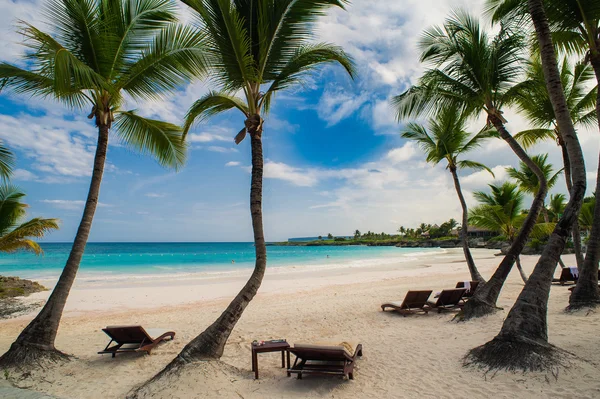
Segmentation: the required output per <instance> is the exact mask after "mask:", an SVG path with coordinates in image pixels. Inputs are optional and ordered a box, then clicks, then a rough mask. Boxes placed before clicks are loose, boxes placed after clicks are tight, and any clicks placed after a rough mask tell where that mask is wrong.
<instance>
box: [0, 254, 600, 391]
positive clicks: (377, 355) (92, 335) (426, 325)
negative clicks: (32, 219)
mask: <svg viewBox="0 0 600 399" xmlns="http://www.w3.org/2000/svg"><path fill="white" fill-rule="evenodd" d="M451 252H452V253H451V254H449V256H447V257H445V258H444V259H435V258H434V257H433V256H430V257H424V258H423V259H421V260H419V261H415V262H412V263H410V267H402V268H398V265H396V266H382V267H381V268H371V269H360V270H359V269H354V270H352V269H344V270H335V271H333V272H331V271H330V272H327V273H325V272H323V273H301V278H300V277H299V276H300V275H298V274H293V273H288V274H284V275H279V276H277V275H276V274H268V275H267V276H266V277H265V281H264V283H263V286H262V287H261V289H260V290H259V292H258V294H257V295H256V297H255V298H254V300H253V301H252V302H251V303H250V305H249V306H248V308H247V309H246V311H245V312H244V315H243V316H242V318H241V319H240V321H239V322H238V324H237V325H236V327H235V329H234V330H233V332H232V334H231V336H230V339H229V341H228V344H227V345H226V347H225V353H224V355H223V357H222V359H221V360H222V363H221V362H218V363H211V362H199V363H197V364H195V365H193V366H192V367H191V368H190V369H188V370H187V371H185V372H183V373H182V374H181V375H180V376H179V377H178V378H177V379H176V380H173V381H168V382H166V383H165V384H163V385H162V386H158V387H157V391H154V392H152V398H165V399H166V398H174V397H180V398H213V397H214V398H217V397H219V398H239V397H240V396H242V397H244V398H246V399H279V398H286V399H287V398H292V399H305V398H311V399H316V398H319V399H320V398H323V399H324V398H331V397H336V398H341V399H345V398H348V399H350V398H355V397H360V398H364V399H381V398H383V399H397V398H410V397H415V396H422V395H423V393H424V392H426V393H427V394H428V395H429V397H443V398H449V397H455V396H456V395H455V394H456V393H460V396H464V397H474V398H478V397H484V396H487V395H489V394H490V393H492V394H494V393H496V394H500V395H501V396H502V397H506V398H518V397H528V398H548V397H552V398H565V399H566V398H573V397H589V398H591V397H597V396H598V394H599V393H600V380H598V379H597V378H582V376H596V375H598V374H599V373H600V369H599V367H598V366H597V365H598V364H600V352H598V351H595V350H592V348H596V347H597V334H596V331H597V330H598V328H600V314H599V313H598V312H591V313H590V312H586V313H584V312H580V313H575V314H568V315H567V314H565V313H564V312H563V309H564V307H565V306H566V304H567V301H568V294H569V291H568V290H567V287H564V286H558V285H554V286H553V287H552V290H551V294H550V300H549V307H548V325H549V339H550V343H552V344H554V345H557V346H558V347H560V348H562V349H564V350H567V351H569V352H571V353H573V354H575V356H577V359H576V360H575V361H573V362H572V363H571V364H570V367H569V368H567V369H565V370H561V372H560V373H559V374H558V375H557V376H556V379H555V378H554V377H552V376H550V378H548V377H549V376H548V375H546V374H543V373H527V375H525V376H523V374H521V373H519V374H514V373H510V372H498V373H495V374H494V375H493V376H492V378H490V376H486V375H485V374H484V373H483V372H481V371H478V370H475V369H470V368H463V367H462V358H463V356H464V355H465V354H466V352H467V351H468V350H469V349H471V348H473V347H475V346H477V345H481V344H483V343H485V342H486V341H489V340H490V339H492V338H493V337H494V336H495V334H497V333H498V331H499V329H500V327H501V325H502V322H503V320H504V318H505V317H506V315H507V313H508V310H509V309H510V307H511V306H512V305H513V303H514V301H515V299H516V298H517V296H518V294H519V293H520V291H521V289H522V287H523V283H522V281H521V280H520V277H519V275H518V273H517V271H516V270H513V272H512V273H511V274H510V275H509V277H508V280H507V282H506V284H505V286H504V288H503V290H502V293H501V295H500V298H499V301H498V306H500V307H502V308H504V310H501V311H499V312H498V313H496V314H493V315H490V316H487V317H485V318H482V319H478V320H474V321H472V322H469V323H460V324H457V323H452V322H451V320H452V317H453V315H454V314H453V313H442V314H438V313H437V312H430V313H429V314H428V315H414V316H410V317H402V316H400V315H399V314H395V313H393V312H382V311H381V309H380V305H381V303H383V302H387V301H390V300H402V298H403V297H404V295H405V294H406V291H407V290H409V289H433V290H441V289H443V288H451V287H453V286H454V284H456V282H457V281H463V280H467V279H468V277H469V275H468V271H467V267H466V264H465V262H464V258H463V256H462V252H461V251H460V250H456V251H451ZM474 258H475V261H476V263H477V266H478V267H479V269H480V271H481V273H482V274H483V275H484V276H486V277H489V276H490V275H491V273H492V272H493V270H494V269H495V268H496V267H497V266H498V263H499V261H500V258H498V257H496V256H494V251H492V250H477V251H476V252H474ZM537 259H538V256H528V255H524V256H522V263H523V267H524V269H525V271H526V272H527V273H531V271H532V268H533V266H534V265H535V263H536V261H537ZM563 259H564V261H565V262H566V263H567V265H571V264H572V263H573V262H574V256H573V255H566V256H564V257H563ZM403 266H407V265H403ZM375 269H377V270H375ZM222 283H223V284H222V285H221V284H220V285H218V288H219V289H218V290H213V292H212V295H208V293H207V292H205V291H206V290H211V289H213V288H215V285H214V284H206V285H203V284H196V282H190V284H188V285H183V286H168V285H158V286H157V285H153V286H148V287H134V288H131V287H122V288H103V289H75V290H74V291H73V293H72V295H71V296H70V297H69V300H68V302H67V308H68V309H67V310H66V311H65V314H64V317H63V319H62V322H61V325H60V329H59V332H58V336H57V341H56V347H57V348H58V349H61V350H65V351H67V352H68V353H71V354H73V355H75V356H76V358H75V359H73V360H72V361H70V362H67V363H66V364H64V365H59V366H53V367H50V368H46V369H44V370H43V371H34V372H33V373H32V374H31V375H29V376H28V377H27V378H26V379H23V380H18V381H13V383H15V384H16V385H19V386H23V387H29V388H30V389H33V390H37V391H40V392H45V393H49V394H52V395H55V396H58V397H62V398H65V399H66V398H78V399H88V398H89V399H94V398H96V397H97V395H95V393H97V392H102V394H103V397H105V398H108V399H112V398H114V399H116V398H123V397H125V395H126V394H127V392H129V391H130V390H131V389H132V388H134V387H135V386H137V385H138V384H141V383H143V382H144V381H145V380H147V379H148V378H150V377H152V376H153V375H155V374H156V373H157V372H158V371H160V370H161V369H162V368H163V367H165V365H166V364H168V363H169V362H170V361H171V360H172V359H173V358H174V357H175V356H176V355H177V354H178V353H179V351H181V349H182V348H183V346H184V345H185V344H187V343H188V342H189V341H190V340H191V339H193V338H194V337H195V336H196V335H197V334H198V333H200V332H201V331H203V330H204V329H205V328H206V327H207V326H209V325H210V324H211V323H212V322H213V321H214V320H215V319H216V318H217V317H218V316H219V315H220V314H221V312H222V311H223V310H224V309H225V307H226V306H227V304H228V303H229V301H230V300H231V298H232V297H233V295H235V293H237V289H239V288H240V287H241V284H243V280H235V281H229V282H225V281H223V282H222ZM159 287H160V288H159ZM182 287H185V288H182ZM211 287H212V288H211ZM192 294H194V295H192ZM196 294H197V295H196ZM108 299H110V301H109V300H108ZM81 301H83V302H81ZM86 301H87V302H86ZM86 303H87V304H94V303H95V304H96V305H97V306H96V308H90V309H89V310H82V305H84V304H86ZM69 309H70V310H69ZM33 316H34V314H29V315H26V316H22V317H19V318H17V319H9V320H2V321H0V330H1V331H2V334H0V352H4V351H5V350H6V349H8V347H9V345H10V344H11V343H12V342H13V340H14V339H15V338H16V336H17V335H18V334H19V332H20V331H21V330H22V328H23V327H24V326H25V325H26V324H27V323H28V321H29V320H31V318H32V317H33ZM127 324H140V325H142V326H144V327H146V328H169V329H172V330H173V331H176V333H177V336H176V338H175V340H174V341H173V342H167V343H164V344H162V345H160V346H159V347H157V348H156V349H155V350H154V351H153V352H152V355H150V356H147V355H142V354H134V353H131V354H123V355H118V356H117V357H116V358H114V359H112V358H111V357H110V356H101V355H98V354H96V352H97V351H98V350H101V349H102V348H104V346H106V343H107V342H108V339H107V337H106V336H105V335H104V333H103V332H102V331H101V328H103V327H105V326H106V325H127ZM275 338H286V339H288V341H289V342H291V343H294V342H309V343H310V342H324V341H337V342H341V341H345V340H353V341H360V342H361V343H362V344H363V347H364V356H363V358H362V359H361V360H359V362H358V370H357V371H356V373H355V379H354V380H353V381H344V380H341V379H337V378H327V377H317V376H315V377H310V378H308V377H307V378H306V379H304V380H297V379H295V378H288V377H287V376H286V373H285V371H284V370H282V369H281V368H280V366H281V364H280V358H279V357H278V356H276V355H273V356H270V355H262V356H261V358H260V376H261V379H260V380H258V381H257V380H254V379H253V373H252V372H251V370H250V345H251V342H252V341H253V340H255V339H257V340H260V339H275ZM424 370H425V372H424ZM115 375H118V376H119V378H115ZM572 381H578V382H577V384H573V383H572ZM453 393H454V394H453Z"/></svg>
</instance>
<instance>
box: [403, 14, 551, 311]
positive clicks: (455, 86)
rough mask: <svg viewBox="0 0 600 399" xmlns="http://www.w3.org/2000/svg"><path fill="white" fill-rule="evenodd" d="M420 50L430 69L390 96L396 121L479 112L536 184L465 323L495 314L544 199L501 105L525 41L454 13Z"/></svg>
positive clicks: (516, 75)
mask: <svg viewBox="0 0 600 399" xmlns="http://www.w3.org/2000/svg"><path fill="white" fill-rule="evenodd" d="M420 47H421V50H422V53H421V60H422V61H424V62H428V63H430V64H431V65H432V66H433V69H428V70H426V72H425V74H424V75H423V76H422V77H421V78H420V79H419V83H418V84H417V85H416V86H413V87H411V88H410V89H408V90H407V91H406V92H404V93H402V94H401V95H399V96H397V97H395V98H394V104H395V106H396V107H397V111H398V118H399V119H403V118H406V117H410V116H414V115H418V114H423V113H430V112H432V110H434V109H440V108H443V107H445V106H447V105H448V104H458V105H459V106H461V107H463V109H464V110H465V112H467V113H468V114H477V115H478V114H480V113H484V114H485V115H486V116H487V122H488V125H489V126H493V127H494V128H496V130H497V131H498V133H499V135H500V137H501V138H502V139H503V140H504V141H506V143H507V144H508V145H509V146H510V148H511V149H512V150H513V152H514V153H515V154H516V155H517V157H518V158H519V159H520V160H521V161H523V162H524V163H525V164H526V165H527V166H528V167H529V168H530V169H531V170H532V171H533V172H534V173H535V174H536V176H537V177H538V179H539V181H540V190H539V192H538V194H537V195H536V196H535V197H534V200H533V202H532V204H531V209H530V211H529V213H528V215H527V218H526V220H525V222H524V223H523V226H522V227H521V230H520V231H519V234H518V235H517V238H516V239H515V241H514V243H513V245H511V247H510V249H509V251H508V252H507V254H506V255H505V257H504V259H503V260H502V261H501V263H500V265H499V266H498V268H497V269H496V271H495V273H494V274H493V275H492V277H491V278H490V280H489V281H488V282H487V283H486V284H485V285H483V286H482V287H481V288H479V289H478V290H477V292H476V293H475V295H474V297H473V298H472V299H471V300H469V302H468V304H467V305H466V306H465V307H464V309H463V311H464V312H463V317H464V319H465V320H466V319H469V318H472V317H479V316H483V315H486V314H489V313H492V312H495V311H496V306H495V303H496V300H497V298H498V295H499V294H500V290H501V289H502V286H503V284H504V281H505V280H506V277H507V276H508V274H509V273H510V270H511V269H512V266H513V265H514V263H515V261H516V259H517V256H518V255H519V254H520V253H521V251H522V250H523V248H524V247H525V244H526V242H527V239H528V237H529V235H530V234H531V231H532V230H533V228H534V226H535V224H536V221H537V217H538V215H539V213H540V211H541V208H542V202H543V199H544V198H545V196H546V191H547V187H546V181H545V177H544V174H543V173H542V171H541V170H540V169H539V168H538V166H537V165H536V164H535V163H534V162H533V161H532V160H531V158H529V156H528V155H527V153H526V152H525V150H523V148H522V147H521V146H520V145H519V143H518V142H517V141H516V140H515V139H514V137H512V136H511V134H510V133H509V132H508V130H507V129H506V126H505V124H506V123H507V120H506V119H505V118H504V117H503V116H502V114H503V112H502V108H503V106H504V105H507V104H510V103H511V102H513V101H514V99H515V96H516V94H517V90H516V88H515V85H516V83H517V82H518V81H519V79H520V76H521V74H522V72H523V65H524V58H523V50H524V47H525V44H524V38H523V37H522V36H521V35H519V34H517V33H515V32H513V31H511V30H510V29H508V28H507V27H506V26H501V27H500V30H499V32H498V33H497V34H496V35H494V36H493V37H490V36H489V35H488V34H487V33H486V32H485V31H483V30H482V29H481V27H480V24H479V22H478V21H477V20H475V19H474V18H473V17H471V16H470V15H468V14H467V13H465V12H463V11H458V12H455V13H453V14H452V15H451V17H449V18H448V19H447V20H446V22H445V23H444V25H443V26H442V27H439V28H432V29H429V30H427V31H426V32H425V34H424V36H423V39H422V40H421V43H420Z"/></svg>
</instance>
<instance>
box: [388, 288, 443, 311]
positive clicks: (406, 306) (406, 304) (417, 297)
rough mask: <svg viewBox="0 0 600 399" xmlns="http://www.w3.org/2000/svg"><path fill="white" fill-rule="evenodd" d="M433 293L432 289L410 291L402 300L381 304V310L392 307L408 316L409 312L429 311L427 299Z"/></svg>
mask: <svg viewBox="0 0 600 399" xmlns="http://www.w3.org/2000/svg"><path fill="white" fill-rule="evenodd" d="M430 295H431V290H426V291H408V292H407V293H406V297H404V300H403V301H402V302H387V303H384V304H383V305H381V310H383V311H385V309H386V308H392V309H393V310H395V311H397V312H399V313H400V314H402V315H403V316H405V317H406V315H407V314H411V313H414V312H418V311H421V312H425V313H427V312H428V311H429V308H428V307H427V300H428V299H429V296H430Z"/></svg>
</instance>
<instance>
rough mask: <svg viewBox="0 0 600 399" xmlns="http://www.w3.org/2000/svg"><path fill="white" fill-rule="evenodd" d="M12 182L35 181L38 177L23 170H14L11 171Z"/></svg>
mask: <svg viewBox="0 0 600 399" xmlns="http://www.w3.org/2000/svg"><path fill="white" fill-rule="evenodd" d="M11 179H12V180H23V181H37V180H38V176H37V175H36V174H34V173H31V172H30V171H28V170H25V169H15V170H14V171H13V174H12V177H11Z"/></svg>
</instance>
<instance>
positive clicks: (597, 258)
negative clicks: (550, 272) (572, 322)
mask: <svg viewBox="0 0 600 399" xmlns="http://www.w3.org/2000/svg"><path fill="white" fill-rule="evenodd" d="M599 44H600V43H599ZM590 61H591V62H592V67H593V68H594V73H595V74H596V80H597V81H598V84H600V54H593V55H592V56H590ZM596 114H597V115H598V127H599V128H600V91H598V94H597V97H596ZM595 193H596V196H598V195H600V160H598V176H597V178H596V191H595ZM599 262H600V201H598V200H596V205H595V207H594V220H593V222H592V228H591V231H590V237H589V240H588V246H587V251H586V253H585V261H584V262H583V267H581V268H580V273H579V279H578V280H577V285H576V286H575V288H574V289H573V292H572V293H571V296H570V297H569V307H568V308H567V309H579V308H582V307H595V306H598V304H600V289H599V288H598V263H599Z"/></svg>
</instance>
